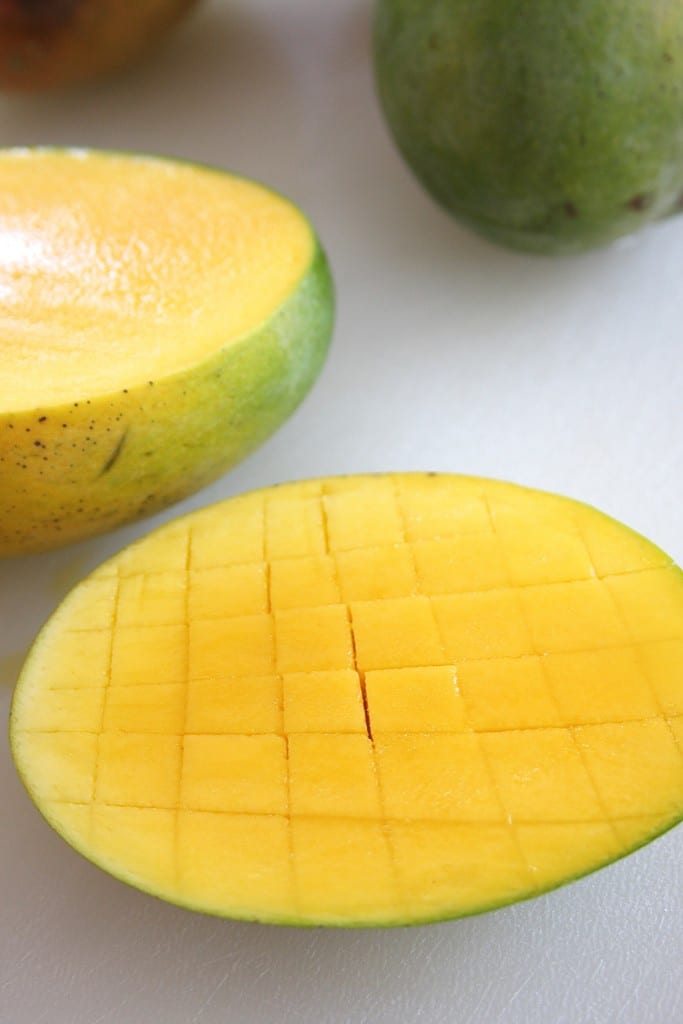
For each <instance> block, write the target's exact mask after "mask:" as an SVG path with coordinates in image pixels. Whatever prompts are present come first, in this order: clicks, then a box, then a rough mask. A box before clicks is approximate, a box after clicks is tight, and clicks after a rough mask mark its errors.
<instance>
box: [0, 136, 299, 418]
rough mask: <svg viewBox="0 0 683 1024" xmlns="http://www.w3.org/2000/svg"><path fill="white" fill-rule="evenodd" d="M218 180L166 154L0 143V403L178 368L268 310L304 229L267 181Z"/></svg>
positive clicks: (73, 396)
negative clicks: (80, 152)
mask: <svg viewBox="0 0 683 1024" xmlns="http://www.w3.org/2000/svg"><path fill="white" fill-rule="evenodd" d="M74 162H76V164H77V167H78V174H77V175H75V174H74ZM226 184H227V182H226V177H225V176H224V175H221V174H216V173H215V172H210V171H204V172H203V173H202V172H201V170H200V169H199V168H197V167H194V166H192V165H188V164H182V163H175V162H173V161H162V160H154V159H150V158H138V159H136V158H134V157H128V156H117V155H116V154H104V153H92V152H91V153H88V154H87V156H84V157H83V158H82V159H81V160H80V161H79V159H78V157H77V156H74V154H73V153H69V152H62V151H54V150H46V151H44V152H42V153H41V152H40V151H35V150H27V151H22V150H13V151H9V152H7V153H5V154H4V155H3V156H2V158H0V313H1V320H0V363H1V364H2V375H1V376H0V409H2V410H3V411H19V410H24V409H31V408H33V407H34V406H35V405H36V403H38V402H40V403H46V402H51V403H55V404H56V403H60V402H69V401H77V400H78V399H79V398H82V397H83V395H87V396H88V397H89V398H91V399H92V398H95V397H97V396H98V395H100V394H108V393H110V392H112V391H115V390H117V389H118V388H124V387H135V386H137V385H140V384H145V383H146V382H147V381H148V380H149V379H150V377H152V378H158V377H161V376H166V375H168V374H172V373H178V372H181V371H183V370H186V369H187V368H188V367H190V366H192V365H194V364H195V363H196V362H198V361H199V360H201V359H202V358H205V357H206V356H209V355H211V354H212V353H213V352H215V351H216V349H217V348H221V347H223V346H224V345H225V344H226V343H228V342H230V341H231V340H234V339H237V338H239V337H241V336H242V335H244V334H246V333H248V332H249V331H251V330H252V329H253V328H254V327H255V326H257V325H258V324H260V323H261V322H262V321H263V320H265V319H267V318H268V316H269V315H270V314H271V313H272V312H273V310H274V309H276V308H277V307H278V306H279V305H281V303H282V302H283V301H284V300H285V299H286V298H287V296H288V295H290V294H291V292H292V290H293V288H294V287H295V286H296V283H297V281H298V280H299V278H300V277H301V275H302V274H303V273H304V271H305V270H306V267H307V266H308V264H309V262H310V260H311V255H312V248H313V244H314V243H313V239H312V236H311V232H310V230H309V229H308V227H307V225H306V223H305V221H304V220H303V218H302V217H301V215H300V214H299V212H298V211H297V210H295V209H294V208H293V207H292V206H291V205H290V204H289V203H287V202H286V201H285V200H283V199H281V198H280V197H278V196H275V195H274V194H273V193H272V192H269V191H267V190H266V189H264V188H263V187H262V186H260V185H257V184H255V183H253V182H250V181H245V180H242V179H240V178H231V179H230V181H229V185H227V187H226ZM226 282H229V286H230V302H229V303H226V301H225V288H226Z"/></svg>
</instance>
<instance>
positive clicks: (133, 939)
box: [0, 0, 683, 1024]
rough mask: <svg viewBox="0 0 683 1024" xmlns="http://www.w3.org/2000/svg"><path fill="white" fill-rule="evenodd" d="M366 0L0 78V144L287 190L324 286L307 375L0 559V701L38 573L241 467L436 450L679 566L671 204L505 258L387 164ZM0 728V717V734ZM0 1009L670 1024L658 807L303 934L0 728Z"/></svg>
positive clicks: (70, 571) (217, 1018) (239, 480)
mask: <svg viewBox="0 0 683 1024" xmlns="http://www.w3.org/2000/svg"><path fill="white" fill-rule="evenodd" d="M369 22H370V16H369V0H335V3H325V2H321V0H318V2H317V3H316V2H314V0H230V2H228V0H225V2H224V3H221V2H214V3H210V2H209V3H205V4H204V6H203V7H200V8H199V9H198V11H197V12H196V14H195V15H194V16H193V17H192V18H191V19H190V20H189V21H188V22H187V23H186V25H185V26H184V29H183V30H182V31H179V32H178V33H177V34H176V36H175V37H174V38H173V39H172V40H171V41H169V43H168V45H167V46H166V47H165V48H164V49H163V50H162V51H161V52H159V53H158V54H157V55H155V56H154V57H153V58H151V59H150V60H149V61H147V62H146V63H145V64H144V65H143V66H141V67H139V68H136V69H134V70H132V71H131V72H129V73H128V74H126V75H125V76H123V77H121V78H119V79H117V80H116V81H112V82H110V83H107V84H103V85H100V86H97V87H95V88H91V89H89V90H84V91H80V92H78V93H73V94H70V95H65V96H60V97H52V98H33V99H27V98H25V99H18V98H17V99H3V100H0V144H2V145H18V144H29V143H57V144H67V143H68V144H78V145H95V146H102V147H110V148H121V149H126V150H136V149H137V150H143V151H148V152H160V153H168V154H177V155H181V156H184V157H189V158H192V159H197V160H199V161H206V162H209V163H217V164H221V165H223V166H226V167H229V168H232V169H234V170H236V171H239V172H242V173H244V174H247V175H250V176H253V177H255V178H258V179H261V180H264V181H266V182H268V183H269V184H270V185H272V186H274V187H275V188H277V189H279V190H281V191H283V192H285V193H287V194H288V195H290V196H291V197H292V198H293V199H294V200H296V201H297V202H299V203H300V204H301V205H302V206H303V207H304V208H305V209H306V210H307V211H308V212H309V213H310V215H311V217H312V219H313V221H314V223H315V224H316V226H317V228H318V230H319V232H320V234H321V235H322V238H323V240H324V243H325V246H326V248H327V250H328V253H329V256H330V260H331V263H332V267H333V270H334V273H335V277H336V281H337V286H338V301H339V316H338V326H337V331H336V338H335V343H334V348H333V351H332V353H331V355H330V358H329V361H328V364H327V367H326V369H325V371H324V373H323V376H322V378H321V379H320V381H319V383H318V385H317V387H316V388H315V389H314V391H313V393H312V394H311V395H310V397H309V398H308V399H307V400H306V402H305V403H304V405H303V407H302V408H301V409H300V411H299V412H298V413H297V414H296V415H295V416H294V418H293V419H292V420H291V421H290V422H289V423H288V424H287V425H286V426H285V427H284V429H283V430H281V432H280V433H279V434H278V435H277V436H276V437H274V438H273V439H272V440H271V441H270V442H268V444H266V445H265V446H264V447H263V448H262V449H261V450H260V451H259V452H258V453H257V454H255V455H254V456H252V457H251V458H250V459H249V460H248V461H247V462H246V463H244V464H243V465H242V466H241V467H239V468H238V469H237V470H235V471H234V472H233V473H231V474H230V475H228V476H227V477H225V478H224V479H223V480H222V481H220V482H218V483H216V484H214V485H213V486H212V487H210V488H208V489H207V490H205V491H204V492H202V493H201V494H199V495H197V496H195V497H194V498H192V499H190V500H189V501H186V502H184V503H183V504H182V505H181V506H179V507H178V508H176V509H175V510H173V512H170V511H169V512H167V513H164V514H163V515H161V516H157V517H156V518H155V519H154V520H151V521H149V522H147V523H145V524H143V525H137V526H134V527H129V528H127V529H124V530H121V531H119V532H118V533H116V534H113V535H111V536H108V537H105V538H103V539H99V540H94V541H91V542H88V543H84V544H81V545H78V546H76V547H73V548H71V549H69V550H65V551H60V552H54V553H51V554H48V555H42V556H36V557H32V558H25V559H21V560H15V561H10V562H4V563H0V682H1V683H2V685H1V686H0V707H1V709H2V713H3V715H6V713H7V710H8V707H9V700H10V695H11V686H12V684H13V682H14V679H15V678H16V674H17V672H18V668H19V662H20V659H21V655H22V653H23V652H24V651H25V649H26V647H27V645H28V644H29V642H30V640H31V638H32V637H33V635H34V634H35V632H36V630H37V628H38V626H39V625H40V623H41V622H42V620H43V619H44V618H45V616H46V615H48V614H49V612H50V611H51V609H52V608H53V607H54V606H55V604H56V603H57V601H58V600H59V598H60V597H61V596H62V595H63V594H64V593H65V592H66V590H67V589H68V588H69V587H70V586H71V584H72V583H74V582H75V581H76V580H77V578H79V577H80V576H81V575H82V574H83V573H85V572H86V571H87V570H88V569H89V568H91V567H93V566H95V565H96V564H98V563H99V562H100V561H101V560H102V559H103V558H104V557H105V556H106V555H108V554H110V553H112V552H114V551H115V550H117V549H118V548H120V547H121V546H122V545H123V544H124V543H127V542H129V541H130V540H132V539H133V538H134V537H137V536H139V535H140V534H141V533H143V532H146V531H147V530H148V529H149V528H150V527H151V526H153V525H156V524H158V523H160V522H161V521H163V520H165V519H168V518H170V516H171V515H173V514H176V513H177V512H184V511H187V510H189V509H191V508H196V507H198V506H200V505H203V504H205V503H207V502H209V501H213V500H216V499H218V498H221V497H224V496H227V495H231V494H235V493H237V492H240V491H243V490H247V489H250V488H252V487H261V486H264V485H266V484H269V483H271V482H275V481H279V480H284V479H291V478H296V477H306V476H315V475H321V474H331V473H346V472H354V471H358V470H383V469H397V468H400V469H426V468H428V469H438V470H450V471H464V472H469V473H475V474H481V475H488V476H494V477H500V478H504V479H510V480H515V481H517V482H519V483H523V484H529V485H533V486H537V487H542V488H546V489H549V490H555V491H559V492H562V493H565V494H569V495H571V496H573V497H577V498H580V499H582V500H585V501H588V502H590V503H592V504H595V505H597V506H599V507H601V508H602V509H604V510H605V511H607V512H609V513H611V514H612V515H614V516H616V517H617V518H619V519H622V520H623V521H625V522H627V523H629V524H630V525H631V526H633V527H635V528H636V529H638V530H640V531H641V532H643V533H645V534H647V535H648V536H650V537H651V538H652V539H653V540H655V541H656V542H657V543H659V544H660V545H661V546H662V547H664V548H665V549H667V550H668V551H669V552H670V553H671V554H672V555H673V556H674V558H676V559H677V560H678V561H683V398H682V396H683V339H682V323H683V309H682V307H683V297H682V294H683V289H682V286H681V282H682V279H683V278H682V274H683V271H682V267H683V218H682V219H681V220H679V221H678V222H673V221H672V222H669V223H667V224H665V225H661V226H659V227H657V228H654V229H651V230H649V231H647V232H646V233H645V234H644V235H642V236H641V237H639V238H637V239H635V240H629V241H626V242H622V243H620V244H618V245H616V246H614V247H612V248H610V249H608V250H607V251H603V252H600V253H595V254H591V255H587V256H583V257H577V258H574V259H565V260H559V261H554V260H546V259H537V258H530V257H525V256H519V255H515V254H512V253H508V252H505V251H503V250H498V249H496V248H494V247H492V246H490V245H488V244H486V243H484V242H482V241H480V240H478V239H475V238H473V237H471V236H470V235H468V234H466V233H465V232H464V231H462V230H461V229H460V228H458V227H457V226H456V225H455V223H454V222H452V221H450V220H449V219H448V218H447V216H446V215H445V214H444V213H442V212H441V211H440V210H438V209H437V208H436V207H435V206H434V205H433V204H432V203H431V202H430V200H429V199H428V198H427V197H426V196H425V195H424V193H423V192H422V191H421V190H420V188H419V187H418V186H417V185H416V184H415V182H414V181H413V179H412V177H411V176H410V174H409V173H408V171H407V170H406V169H405V167H404V166H403V164H402V162H401V161H400V159H399V157H398V156H397V154H396V152H395V151H394V149H393V146H392V145H391V143H390V142H389V139H388V136H387V132H386V130H385V128H384V125H383V123H382V120H381V118H380V115H379V111H378V107H377V103H376V101H375V97H374V92H373V87H372V76H371V71H370V57H369ZM3 732H4V729H3ZM0 811H1V819H0V820H1V823H2V824H1V827H0V1024H41V1022H47V1024H149V1022H153V1021H154V1022H156V1021H159V1022H162V1024H219V1022H220V1024H226V1022H233V1021H235V1022H241V1021H248V1022H250V1024H261V1022H264V1024H265V1022H272V1021H296V1022H298V1024H309V1022H310V1024H342V1022H347V1021H348V1022H357V1024H365V1022H367V1024H380V1022H381V1024H385V1022H386V1024H395V1022H398V1021H401V1022H412V1021H418V1022H428V1024H436V1022H441V1021H444V1022H454V1024H617V1022H618V1024H632V1022H633V1024H675V1022H678V1021H681V1020H683V971H682V970H681V967H682V965H683V828H679V829H678V830H676V831H674V832H671V833H669V834H668V835H666V836H664V837H663V838H661V839H659V840H658V841H657V842H655V843H654V844H653V845H652V846H650V847H648V848H646V849H644V850H642V851H640V852H639V853H636V854H634V855H632V856H631V857H629V858H627V859H626V860H624V861H621V862H620V863H618V864H615V865H613V866H612V867H609V868H607V869H605V870H603V871H601V872H599V873H598V874H596V875H593V876H592V877H589V878H587V879H584V880H583V881H580V882H577V883H575V884H573V885H571V886H569V887H567V888H564V889H561V890H559V891H557V892H555V893H553V894H550V895H548V896H545V897H541V898H539V899H537V900H533V901H531V902H529V903H526V904H523V905H520V906H517V907H512V908H509V909H506V910H502V911H498V912H496V913H493V914H487V915H484V916H482V917H478V918H472V919H469V920H464V921H460V922H453V923H449V924H441V925H432V926H429V927H422V928H415V929H398V930H394V931H367V932H362V931H356V932H354V931H347V932H335V931H327V932H326V931H322V930H312V931H307V930H296V929H290V928H273V927H264V926H259V925H247V924H235V923H232V922H229V921H221V920H215V919H212V918H208V917H201V916H199V915H195V914H192V913H189V912H187V911H183V910H180V909H178V908H174V907H171V906H167V905H165V904H163V903H160V902H157V901H156V900H154V899H153V898H151V897H149V896H146V895H143V894H141V893H138V892H135V891H134V890H132V889H129V888H127V887H126V886H125V885H123V884H122V883H120V882H117V881H115V880H114V879H112V878H109V877H108V876H106V875H105V874H103V873H102V872H100V871H98V870H97V869H96V868H95V867H93V866H92V865H90V864H89V863H87V862H86V861H84V860H83V859H82V858H81V857H80V856H79V855H77V854H76V853H74V852H73V851H72V850H71V849H70V848H69V847H67V846H66V844H64V843H63V842H62V840H61V839H59V838H58V837H57V836H56V835H55V834H53V833H52V832H51V830H50V829H49V828H48V826H47V825H46V824H45V823H44V822H43V821H42V819H41V818H40V817H39V815H38V813H37V812H36V811H35V810H34V809H33V807H32V806H31V804H30V803H29V800H28V798H27V797H26V795H25V794H24V792H23V790H22V788H21V786H20V784H19V782H18V780H17V778H16V776H15V774H14V770H13V768H12V764H11V761H10V757H9V753H8V751H7V744H6V741H5V739H4V737H3V739H2V740H1V741H0Z"/></svg>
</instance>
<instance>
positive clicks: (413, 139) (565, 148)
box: [374, 0, 683, 253]
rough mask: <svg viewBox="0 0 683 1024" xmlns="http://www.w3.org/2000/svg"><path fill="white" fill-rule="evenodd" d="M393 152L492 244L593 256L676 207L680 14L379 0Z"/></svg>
mask: <svg viewBox="0 0 683 1024" xmlns="http://www.w3.org/2000/svg"><path fill="white" fill-rule="evenodd" d="M374 59H375V73H376V81H377V88H378V93H379V97H380V101H381V104H382V106H383V109H384V113H385V115H386V118H387V121H388V123H389V126H390V128H391V130H392V132H393V135H394V137H395V140H396V142H397V144H398V147H399V149H400V150H401V152H402V153H403V155H404V157H405V159H406V160H407V162H408V164H409V165H410V167H411V168H412V170H413V171H414V172H415V174H416V175H417V177H418V178H419V180H420V181H421V182H422V183H423V184H424V185H425V187H426V188H427V189H428V191H429V192H431V193H432V195H433V196H434V197H435V198H436V199H437V200H438V201H439V202H440V203H442V204H443V205H444V206H445V207H446V208H447V209H448V210H449V211H450V212H451V213H453V214H454V215H455V216H456V217H457V218H458V219H460V220H461V221H463V222H464V223H465V224H467V225H469V226H470V227H471V228H473V229H474V230H476V231H478V232H479V233H481V234H483V235H485V236H487V237H488V238H490V239H492V240H494V241H496V242H500V243H502V244H504V245H508V246H511V247H513V248H517V249H523V250H527V251H532V252H537V253H572V252H579V251H582V250H585V249H591V248H595V247H597V246H601V245H604V244H606V243H608V242H610V241H611V240H613V239H615V238H617V237H619V236H621V235H625V234H628V233H630V232H632V231H635V230H637V229H638V228H639V227H641V226H642V225H643V224H645V223H647V222H651V221H654V220H657V219H659V218H661V217H665V216H668V215H669V214H672V213H676V212H678V211H679V210H680V209H681V208H682V207H683V3H682V2H681V0H572V2H571V3H569V2H564V3H562V2H561V0H378V4H377V7H376V15H375V26H374Z"/></svg>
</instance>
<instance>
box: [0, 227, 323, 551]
mask: <svg viewBox="0 0 683 1024" xmlns="http://www.w3.org/2000/svg"><path fill="white" fill-rule="evenodd" d="M333 316H334V300H333V285H332V279H331V275H330V272H329V267H328V264H327V260H326V258H325V255H324V253H323V252H322V250H321V249H320V247H318V248H317V249H316V253H315V255H314V258H313V260H312V262H311V264H310V266H309V268H308V270H307V272H306V273H305V275H304V277H303V278H302V280H301V281H300V283H299V285H298V287H297V289H296V291H295V292H294V293H293V294H292V295H291V296H290V298H289V299H288V300H286V301H285V303H284V304H283V305H282V306H280V308H279V309H278V310H276V312H275V313H274V314H273V316H272V317H271V318H270V319H269V320H268V321H267V322H266V323H265V324H263V325H261V326H260V327H258V328H256V329H255V330H254V331H252V332H251V333H250V334H249V335H247V336H246V337H244V338H242V339H240V340H239V341H237V342H234V343H231V344H229V345H227V346H226V347H225V348H223V349H221V350H220V351H218V352H217V353H216V354H214V355H213V356H211V357H210V358H209V359H206V360H204V361H203V362H202V363H200V364H198V365H197V366H195V367H193V368H191V369H189V370H187V371H184V372H182V373H176V374H174V375H172V376H169V377H164V378H162V379H160V380H149V381H147V382H145V383H144V384H142V385H139V386H136V387H132V388H129V389H124V390H121V391H118V392H116V393H113V394H108V395H102V396H98V397H97V398H92V399H89V398H88V397H87V396H86V397H83V398H82V399H80V400H79V401H75V402H73V403H71V404H69V405H60V406H57V407H46V408H37V409H33V410H31V411H30V412H22V413H14V414H12V413H5V414H2V413H0V557H2V556H5V557H6V556H11V555H19V554H27V553H31V552H37V551H42V550H46V549H49V548H55V547H61V546H63V545H66V544H69V543H72V542H74V541H77V540H83V539H85V538H87V537H91V536H94V535H96V534H100V533H103V532H105V531H108V530H112V529H114V528H115V527H118V526H122V525H123V524H124V523H128V522H132V521H134V520H136V519H140V518H142V517H144V516H148V515H151V514H153V513H155V512H157V511H159V510H160V509H162V508H165V507H167V506H168V505H171V504H173V503H175V502H177V501H180V500H181V499H182V498H184V497H186V496H187V495H189V494H192V493H194V492H195V491H197V490H199V489H200V488H201V487H203V486H205V485H206V484H208V483H209V482H210V481H212V480H214V479H216V478H217V477H219V476H221V475H222V474H223V473H225V472H226V470H228V469H229V468H230V467H231V466H234V465H235V464H236V463H237V462H239V461H240V460H241V459H243V458H245V456H246V455H248V454H249V453H250V452H251V451H253V450H254V449H255V448H256V447H258V445H259V444H261V443H262V442H263V441H264V440H265V439H266V438H267V437H269V436H270V435H271V434H272V433H273V432H274V431H275V430H276V429H277V427H278V426H279V425H280V424H281V423H282V422H283V421H284V420H285V419H286V418H287V417H288V416H289V415H290V414H291V413H292V412H293V411H294V409H295V408H296V407H297V406H298V405H299V403H300V402H301V401H302V399H303V397H304V396H305V394H306V393H307V392H308V390H309V389H310V387H311V386H312V384H313V382H314V380H315V378H316V377H317V375H318V373H319V372H320V369H321V367H322V364H323V362H324V359H325V356H326V353H327V349H328V345H329V342H330V338H331V333H332V324H333Z"/></svg>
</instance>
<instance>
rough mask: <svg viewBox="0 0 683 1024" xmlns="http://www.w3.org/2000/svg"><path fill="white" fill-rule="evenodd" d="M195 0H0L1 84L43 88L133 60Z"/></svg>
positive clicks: (24, 88)
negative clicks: (134, 1)
mask: <svg viewBox="0 0 683 1024" xmlns="http://www.w3.org/2000/svg"><path fill="white" fill-rule="evenodd" d="M193 3H195V0H136V3H134V4H131V3H129V2H127V0H0V88H3V89H7V90H17V91H24V92H38V91H41V90H43V91H48V90H50V89H57V88H60V87H62V86H67V85H74V84H76V83H79V82H84V81H87V80H88V79H92V78H96V77H99V76H100V75H105V74H107V73H109V72H111V71H114V70H116V69H117V68H119V67H120V66H122V65H123V64H127V63H128V62H129V61H130V60H133V59H134V58H135V57H137V56H138V54H139V53H141V52H143V51H144V50H146V49H147V48H148V47H149V46H151V45H152V44H153V43H154V42H156V40H157V39H158V38H159V37H160V36H161V35H162V33H164V32H165V31H166V29H167V28H170V26H171V25H173V24H174V23H175V22H176V21H177V20H178V19H179V18H180V16H181V15H182V14H184V12H185V11H186V10H188V9H189V8H190V7H191V6H192V4H193Z"/></svg>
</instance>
